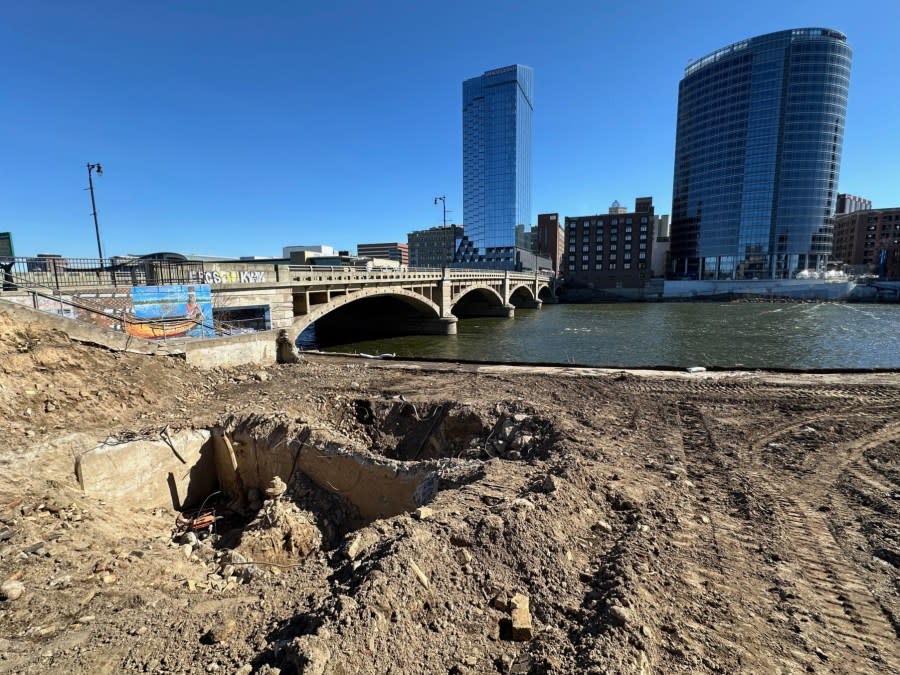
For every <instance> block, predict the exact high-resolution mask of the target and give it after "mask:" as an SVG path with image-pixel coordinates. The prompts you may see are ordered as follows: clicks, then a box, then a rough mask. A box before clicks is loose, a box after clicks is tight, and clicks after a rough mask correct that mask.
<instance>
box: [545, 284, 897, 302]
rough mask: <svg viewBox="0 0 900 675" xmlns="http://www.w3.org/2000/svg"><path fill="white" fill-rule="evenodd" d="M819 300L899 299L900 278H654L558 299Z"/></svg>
mask: <svg viewBox="0 0 900 675" xmlns="http://www.w3.org/2000/svg"><path fill="white" fill-rule="evenodd" d="M740 299H747V300H751V301H752V300H756V301H819V302H840V301H847V302H898V301H900V281H872V282H866V283H858V282H856V281H850V280H847V281H835V280H828V281H826V280H822V279H755V280H721V281H710V280H706V281H677V280H669V279H665V280H664V279H653V280H651V281H650V282H649V283H648V284H647V286H646V287H644V288H604V289H593V288H575V287H563V288H562V289H561V291H560V301H561V302H574V303H581V302H707V301H710V302H727V301H733V300H740Z"/></svg>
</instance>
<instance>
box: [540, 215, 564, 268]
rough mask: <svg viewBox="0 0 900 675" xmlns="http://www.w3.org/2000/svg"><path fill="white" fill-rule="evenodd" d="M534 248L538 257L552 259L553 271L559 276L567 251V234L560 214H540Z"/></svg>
mask: <svg viewBox="0 0 900 675" xmlns="http://www.w3.org/2000/svg"><path fill="white" fill-rule="evenodd" d="M533 248H534V252H535V253H537V254H538V255H540V256H543V257H545V258H550V261H551V263H552V264H553V271H554V272H556V273H557V274H559V273H560V270H561V269H562V259H563V255H564V254H565V250H566V234H565V230H563V227H562V224H561V223H560V222H559V214H558V213H541V214H538V224H537V228H536V230H535V238H534V242H533Z"/></svg>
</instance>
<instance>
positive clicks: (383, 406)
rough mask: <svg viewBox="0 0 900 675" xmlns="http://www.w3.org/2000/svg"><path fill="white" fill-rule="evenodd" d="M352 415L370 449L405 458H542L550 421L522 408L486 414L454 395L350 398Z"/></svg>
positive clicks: (550, 433)
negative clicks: (420, 399)
mask: <svg viewBox="0 0 900 675" xmlns="http://www.w3.org/2000/svg"><path fill="white" fill-rule="evenodd" d="M353 416H354V418H355V420H356V422H357V424H359V425H360V426H361V427H362V428H363V429H364V431H365V433H366V435H367V436H368V438H369V441H370V448H371V451H372V452H373V453H376V454H379V455H381V456H383V457H386V458H389V459H395V460H399V461H403V462H409V461H419V460H429V459H431V460H437V459H446V458H464V459H493V458H495V457H499V458H501V459H509V460H521V459H531V458H544V457H546V456H547V454H548V453H549V449H550V446H551V443H552V441H553V426H552V424H551V423H550V422H549V421H548V420H545V419H541V418H538V417H535V416H533V415H531V414H529V413H525V412H497V413H495V415H492V416H491V417H485V416H483V415H482V414H479V413H478V412H476V411H475V410H473V409H471V408H469V407H467V406H464V405H461V404H459V403H456V402H453V401H445V402H442V403H431V402H425V403H422V402H420V403H418V404H416V403H412V402H410V401H406V400H391V401H370V400H368V399H357V400H355V401H353Z"/></svg>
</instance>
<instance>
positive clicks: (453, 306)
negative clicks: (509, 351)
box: [223, 265, 556, 341]
mask: <svg viewBox="0 0 900 675" xmlns="http://www.w3.org/2000/svg"><path fill="white" fill-rule="evenodd" d="M289 275H290V283H291V296H292V309H293V320H292V322H291V326H290V328H291V332H293V333H294V336H295V337H296V336H297V335H299V334H300V333H301V332H302V331H303V330H304V329H306V328H307V327H309V326H310V325H312V324H313V323H315V324H316V326H317V328H318V329H319V332H320V333H321V332H322V331H323V330H324V331H325V332H326V333H340V334H342V335H352V336H356V335H358V334H359V333H361V332H362V333H370V332H372V329H373V328H375V329H376V330H375V332H376V333H378V332H385V333H420V334H434V335H453V334H455V333H456V322H457V320H458V318H460V317H471V316H496V317H510V318H511V317H513V316H514V314H515V310H516V308H517V307H518V308H528V309H539V308H540V307H541V305H542V304H543V303H544V302H556V288H555V283H554V279H553V278H552V277H551V276H549V275H547V274H544V273H535V272H508V271H490V270H462V269H452V268H443V269H432V270H396V271H394V270H391V271H369V272H367V271H361V270H355V269H351V268H322V267H312V266H296V265H292V266H289ZM223 290H224V289H223ZM385 322H387V324H385ZM379 324H382V325H381V326H379ZM379 327H381V328H383V329H384V330H383V331H379V330H377V329H378V328H379ZM347 341H350V340H347Z"/></svg>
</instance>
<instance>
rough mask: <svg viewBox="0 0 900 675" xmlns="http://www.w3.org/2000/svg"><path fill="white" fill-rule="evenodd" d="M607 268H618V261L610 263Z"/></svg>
mask: <svg viewBox="0 0 900 675" xmlns="http://www.w3.org/2000/svg"><path fill="white" fill-rule="evenodd" d="M607 269H610V270H614V269H616V263H614V262H611V263H609V267H607Z"/></svg>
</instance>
